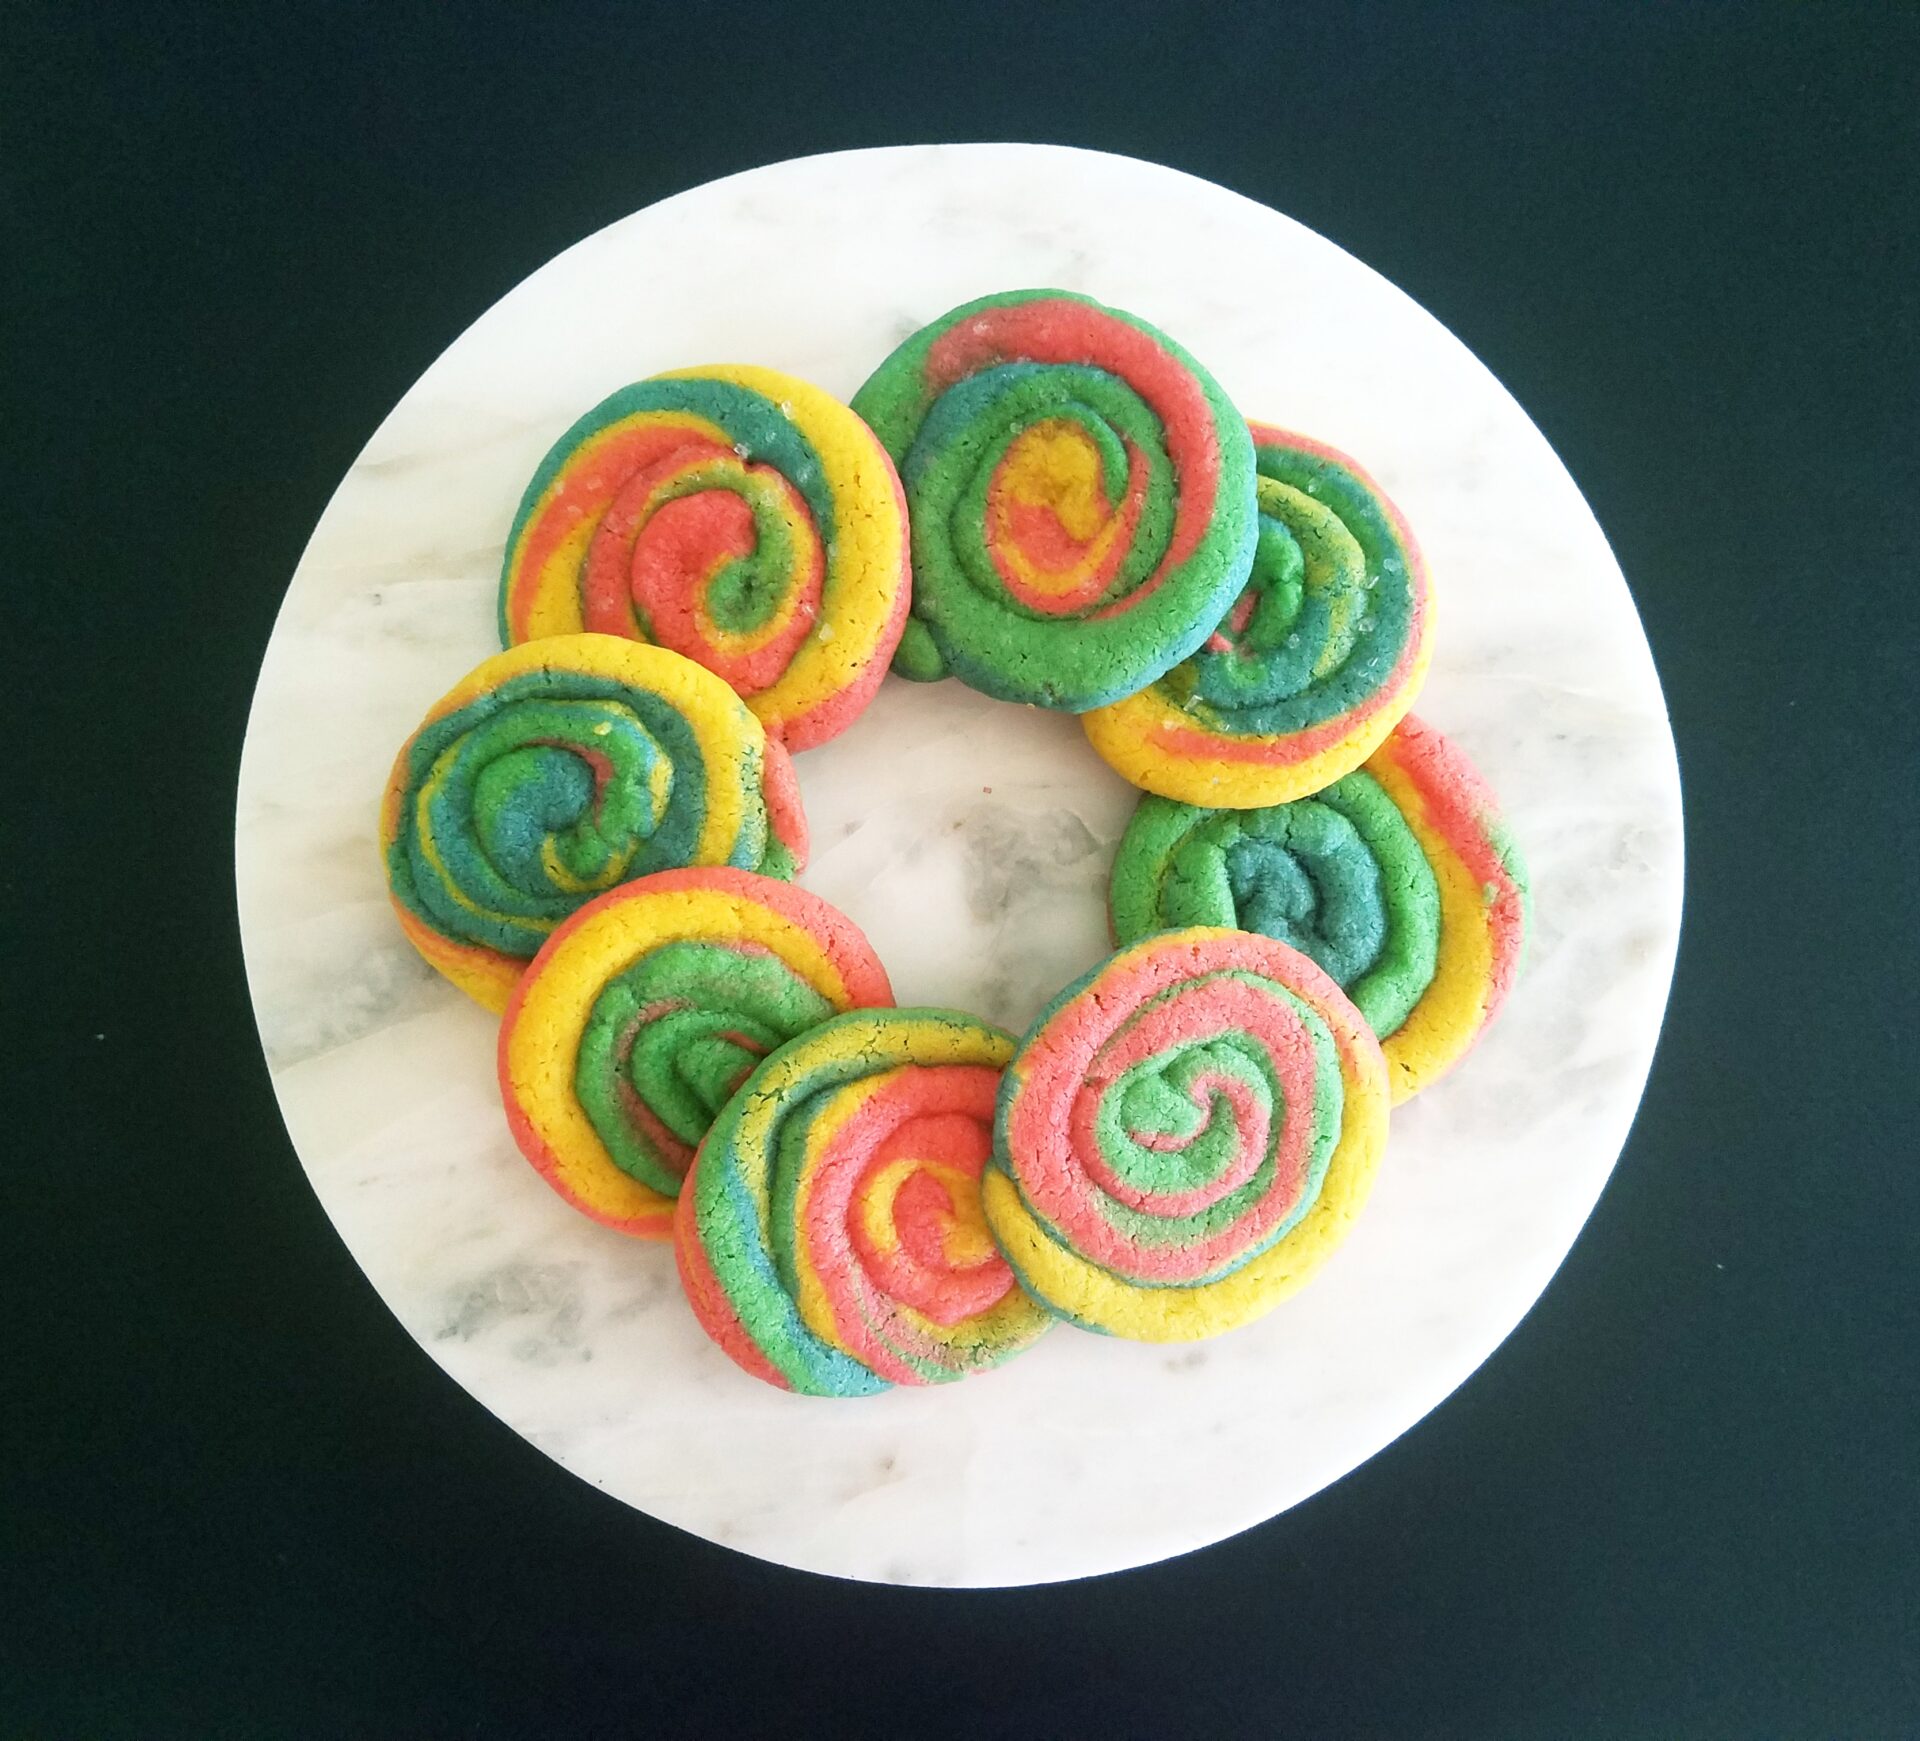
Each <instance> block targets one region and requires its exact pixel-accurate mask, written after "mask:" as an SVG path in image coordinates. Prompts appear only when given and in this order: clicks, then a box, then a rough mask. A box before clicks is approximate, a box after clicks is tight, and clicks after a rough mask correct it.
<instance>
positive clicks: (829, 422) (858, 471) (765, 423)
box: [500, 367, 907, 750]
mask: <svg viewBox="0 0 1920 1741" xmlns="http://www.w3.org/2000/svg"><path fill="white" fill-rule="evenodd" d="M906 612H907V535H906V504H905V501H904V500H903V498H902V496H901V493H900V481H899V479H898V478H897V477H896V476H895V474H894V470H893V465H892V462H891V461H890V460H889V459H888V458H887V456H886V455H885V454H884V453H883V452H882V451H881V450H880V448H879V446H878V444H877V443H876V442H875V441H874V438H873V434H872V432H871V431H870V430H869V429H868V428H867V427H866V425H865V424H863V423H862V422H861V421H860V419H859V418H857V417H856V416H854V414H853V413H852V412H851V411H849V410H848V409H847V408H846V406H844V405H842V404H841V403H840V402H839V401H838V400H836V399H833V398H830V397H829V396H828V395H827V394H825V393H823V392H821V391H820V389H819V388H818V387H812V386H809V385H808V384H807V383H806V382H805V381H801V380H796V379H795V378H794V377H793V376H791V375H782V374H778V373H776V372H775V371H774V370H772V369H757V368H747V367H719V368H703V369H680V370H675V371H674V372H672V373H671V374H666V375H656V376H654V377H653V378H652V379H650V380H646V381H641V382H639V383H637V384H636V385H634V386H631V387H623V388H622V389H621V390H620V391H619V392H618V393H615V394H614V395H613V396H612V397H611V398H609V399H606V400H603V401H602V402H601V403H600V404H599V405H596V406H595V407H594V408H593V410H591V411H589V412H588V413H587V414H586V416H584V417H583V418H581V419H580V421H579V422H578V423H576V424H575V425H574V426H573V427H572V428H571V429H569V430H568V431H567V433H566V434H565V435H563V436H562V437H561V438H560V440H559V441H558V442H557V443H556V444H555V445H554V448H553V451H552V452H550V453H549V454H548V455H547V457H546V458H545V459H544V460H543V461H541V464H540V469H539V470H538V471H537V472H535V473H534V476H533V481H532V482H531V483H530V484H529V485H528V486H527V491H526V494H525V496H524V497H523V498H522V499H521V503H520V512H519V514H518V516H517V517H516V518H515V520H514V523H513V530H512V532H511V534H510V535H509V536H508V539H507V555H506V564H505V567H504V569H503V571H502V573H501V577H500V638H501V640H502V642H503V643H505V644H506V645H508V646H515V645H518V644H519V643H520V642H522V641H532V640H537V639H539V638H540V637H541V636H544V635H564V634H570V633H572V632H574V631H576V630H579V629H592V630H596V631H598V632H600V633H603V634H610V635H624V636H627V637H628V638H629V639H632V640H639V641H650V642H653V643H655V644H657V645H659V646H663V647H670V648H672V649H673V651H674V652H676V653H681V654H684V655H685V656H686V657H687V658H689V659H692V660H694V661H695V662H696V663H698V664H701V665H704V666H706V667H707V669H708V670H710V671H714V672H717V673H718V674H719V675H720V676H721V677H724V678H725V679H726V680H727V682H728V683H729V684H730V685H732V687H733V689H734V690H735V691H736V693H738V694H740V695H741V696H744V697H745V698H746V701H747V705H748V706H749V707H751V708H752V709H753V711H754V713H755V714H756V715H757V716H758V718H759V719H760V721H761V723H762V724H763V725H764V726H765V727H766V729H767V731H768V733H769V735H770V736H772V737H775V738H777V739H780V740H781V741H783V742H784V743H785V744H786V745H787V746H788V747H789V748H790V749H796V750H800V749H806V748H808V747H809V746H811V745H813V744H819V743H824V742H825V741H826V740H827V739H828V738H830V737H833V736H834V735H836V734H837V733H839V732H841V731H844V730H845V729H846V728H847V726H848V725H850V724H851V723H852V722H853V720H854V718H855V717H856V716H857V715H858V714H859V712H860V710H861V709H862V708H864V707H865V706H866V705H867V703H868V702H869V701H871V700H872V699H873V692H874V691H875V690H876V689H877V688H879V686H880V680H881V678H882V677H883V676H884V675H885V674H886V669H887V661H888V660H889V659H890V658H892V656H893V650H894V646H895V644H896V643H897V642H898V641H899V639H900V630H901V628H902V626H903V625H904V623H905V621H906Z"/></svg>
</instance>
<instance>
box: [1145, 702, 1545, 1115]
mask: <svg viewBox="0 0 1920 1741" xmlns="http://www.w3.org/2000/svg"><path fill="white" fill-rule="evenodd" d="M1110 900H1111V908H1112V915H1113V932H1114V936H1115V938H1116V939H1117V940H1119V941H1120V942H1122V943H1128V942H1132V941H1133V940H1134V939H1135V938H1138V937H1143V936H1147V935H1149V934H1150V933H1152V932H1155V931H1162V930H1166V929H1168V928H1170V927H1175V926H1182V925H1232V926H1237V927H1239V928H1240V929H1241V930H1245V931H1256V932H1259V933H1261V934H1262V935H1265V936H1268V937H1274V938H1278V939H1279V940H1280V941H1281V942H1284V943H1289V944H1291V945H1292V946H1293V947H1295V948H1296V949H1300V950H1302V951H1304V952H1305V953H1306V954H1308V955H1310V956H1312V957H1313V959H1314V960H1315V961H1316V962H1318V963H1319V964H1320V966H1321V967H1322V968H1324V969H1325V970H1326V972H1327V973H1328V974H1329V975H1330V976H1331V977H1332V978H1333V979H1334V980H1335V981H1336V982H1337V983H1338V984H1339V985H1340V986H1341V987H1343V988H1344V989H1345V991H1346V993H1347V995H1348V996H1349V997H1350V998H1352V999H1353V1001H1354V1003H1355V1004H1356V1005H1357V1006H1358V1008H1359V1010H1360V1013H1361V1014H1362V1015H1363V1016H1365V1017H1366V1019H1367V1021H1368V1023H1369V1024H1370V1025H1371V1026H1372V1028H1373V1031H1374V1032H1375V1033H1376V1034H1377V1035H1378V1036H1379V1037H1380V1040H1381V1044H1382V1048H1383V1050H1384V1051H1385V1053H1386V1059H1387V1069H1388V1073H1389V1076H1390V1078H1391V1081H1392V1086H1393V1098H1394V1100H1395V1102H1396V1103H1398V1102H1400V1101H1403V1100H1406V1099H1407V1098H1409V1097H1410V1096H1411V1095H1413V1094H1415V1093H1417V1092H1418V1091H1419V1090H1420V1089H1422V1088H1424V1087H1426V1086H1427V1085H1428V1084H1430V1083H1432V1082H1434V1081H1437V1080H1438V1079H1439V1078H1440V1077H1441V1076H1443V1075H1444V1074H1445V1073H1446V1072H1447V1071H1448V1070H1450V1069H1451V1068H1452V1067H1453V1066H1454V1065H1455V1064H1456V1063H1458V1062H1459V1060H1460V1059H1461V1058H1462V1057H1463V1056H1464V1055H1465V1054H1466V1052H1467V1050H1468V1049H1469V1048H1470V1047H1471V1046H1472V1045H1473V1043H1474V1041H1475V1040H1476V1039H1477V1038H1478V1037H1479V1035H1480V1032H1481V1030H1482V1029H1483V1028H1484V1027H1485V1026H1486V1024H1487V1023H1488V1022H1489V1021H1491V1020H1492V1019H1493V1017H1494V1015H1495V1013H1496V1012H1497V1011H1498V1010H1499V1008H1500V1005H1501V1003H1502V1002H1503V1001H1504V1000H1505V998H1506V995H1507V992H1508V991H1509V990H1510V989H1511V987H1512V984H1513V980H1514V976H1515V974H1516V972H1517V971H1518V967H1519V963H1520V959H1521V954H1522V951H1523V950H1524V947H1525V943H1526V928H1527V879H1526V870H1525V867H1524V865H1523V863H1522V861H1521V858H1520V853H1519V849H1518V847H1517V846H1516V845H1515V844H1514V841H1513V837H1512V835H1511V834H1510V833H1509V832H1508V830H1507V828H1506V825H1505V823H1504V822H1503V821H1502V819H1501V816H1500V812H1499V807H1498V805H1497V803H1496V802H1495V799H1494V797H1493V794H1492V793H1491V791H1489V790H1488V788H1487V785H1486V783H1485V781H1483V780H1482V779H1481V778H1480V776H1479V774H1478V773H1477V772H1475V770H1474V769H1473V767H1472V766H1471V764H1469V762H1468V761H1467V759H1466V757H1465V756H1464V755H1463V754H1461V752H1460V750H1459V749H1458V748H1457V747H1456V746H1455V745H1453V744H1452V743H1450V742H1449V741H1448V740H1447V739H1446V738H1444V737H1442V736H1441V734H1440V733H1439V732H1437V731H1435V730H1433V729H1432V728H1431V727H1430V726H1427V725H1424V724H1422V723H1421V722H1420V721H1419V720H1418V719H1415V718H1412V717H1408V718H1407V719H1404V720H1402V721H1401V723H1400V726H1399V729H1398V730H1396V731H1395V732H1394V733H1393V734H1392V735H1391V736H1390V737H1389V738H1388V739H1387V741H1386V742H1385V743H1384V744H1382V745H1381V746H1380V748H1379V749H1377V750H1375V751H1374V753H1373V755H1372V756H1371V757H1370V758H1369V759H1368V761H1367V763H1366V766H1365V767H1363V768H1360V769H1356V770H1355V771H1354V772H1353V773H1351V774H1348V775H1346V776H1345V777H1344V778H1342V779H1339V780H1336V781H1335V782H1334V783H1333V784H1332V785H1331V786H1328V787H1327V788H1326V789H1325V790H1324V791H1320V792H1316V793H1315V794H1314V795H1313V796H1312V797H1311V798H1299V799H1296V800H1294V802H1292V803H1291V804H1280V805H1274V806H1272V807H1270V808H1265V809H1259V810H1210V809H1201V808H1197V807H1195V806H1193V805H1189V804H1180V803H1176V802H1174V801H1173V800H1171V799H1167V798H1154V797H1147V798H1143V799H1142V800H1141V801H1140V806H1139V808H1138V809H1137V810H1136V811H1135V812H1134V815H1133V820H1132V821H1131V822H1130V823H1129V824H1128V825H1127V832H1126V835H1125V837H1124V838H1123V839H1122V840H1121V842H1120V850H1119V852H1118V853H1117V854H1116V856H1115V858H1114V863H1113V882H1112V891H1111V896H1110Z"/></svg>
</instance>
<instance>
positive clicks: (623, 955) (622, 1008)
mask: <svg viewBox="0 0 1920 1741" xmlns="http://www.w3.org/2000/svg"><path fill="white" fill-rule="evenodd" d="M892 1002H893V991H892V988H891V987H890V986H889V985H888V983H887V975H886V970H885V969H884V968H882V967H881V965H880V962H879V960H878V959H877V958H876V957H875V955H874V953H873V950H872V947H871V946H870V945H869V944H868V942H867V940H866V938H865V937H863V936H862V935H861V933H860V931H859V929H858V928H857V927H856V926H855V925H854V923H853V921H852V920H851V919H849V918H848V917H847V916H846V915H845V914H844V913H842V912H840V911H838V910H837V909H836V908H834V907H831V906H829V905H828V904H827V903H826V902H825V901H823V900H821V899H820V898H819V897H818V896H817V895H810V894H808V893H807V892H806V891H805V890H804V889H796V888H794V887H793V886H791V885H790V884H788V883H783V882H776V881H774V880H773V879H771V878H769V877H763V876H755V875H754V874H753V873H752V872H750V871H741V870H727V869H699V870H678V871H662V872H661V873H659V874H658V875H656V876H649V877H642V878H641V879H640V880H639V881H637V882H631V883H624V884H622V885H621V886H620V887H619V888H617V889H613V890H610V891H609V892H608V893H606V894H604V895H602V896H600V898H599V899H598V900H595V901H592V902H590V903H588V905H586V906H584V907H582V908H581V909H580V911H579V912H577V913H575V914H574V915H573V917H572V918H570V919H568V920H567V921H566V922H565V923H564V924H563V925H562V926H561V927H560V928H559V930H557V931H555V932H554V934H553V935H552V936H551V937H550V938H548V939H547V941H546V943H545V945H544V946H543V947H542V948H541V950H540V953H539V954H538V955H536V956H535V957H534V959H533V964H532V965H531V966H530V967H529V968H528V969H527V971H526V973H525V974H524V975H523V976H522V977H521V980H520V983H519V984H518V985H517V986H515V987H514V992H513V997H512V999H511V1000H510V1001H509V1003H508V1005H507V1011H506V1017H505V1020H504V1021H503V1022H502V1024H501V1028H500V1051H499V1071H500V1092H501V1097H502V1099H503V1100H504V1102H505V1104H506V1108H507V1122H508V1124H509V1125H510V1126H511V1127H512V1130H513V1134H514V1139H515V1141H517V1142H518V1143H519V1145H520V1149H521V1152H522V1153H523V1154H525V1155H526V1157H527V1159H528V1160H530V1161H531V1162H533V1164H534V1166H535V1167H537V1168H538V1169H539V1170H540V1172H541V1174H542V1176H543V1177H544V1178H545V1179H546V1180H547V1182H548V1183H549V1184H550V1185H552V1186H553V1188H554V1189H555V1190H556V1191H558V1192H559V1193H560V1195H561V1196H563V1197H565V1198H566V1199H567V1201H568V1202H570V1203H572V1204H573V1205H574V1206H575V1207H576V1208H578V1209H581V1210H583V1211H584V1212H585V1213H586V1214H588V1215H591V1216H592V1217H593V1218H594V1219H595V1220H596V1221H601V1222H605V1223H606V1224H607V1225H608V1226H610V1227H614V1228H617V1229H619V1230H620V1231H621V1232H623V1233H631V1234H636V1235H638V1236H640V1237H642V1238H648V1239H668V1238H671V1237H672V1233H673V1203H674V1199H675V1198H676V1197H678V1196H679V1194H680V1186H681V1181H682V1180H683V1179H684V1178H685V1176H686V1172H687V1168H688V1167H689V1165H691V1163H692V1160H693V1155H694V1151H695V1149H696V1148H698V1146H699V1144H700V1140H701V1138H702V1137H704V1136H705V1135H706V1133H707V1129H708V1127H709V1126H710V1125H711V1124H712V1123H713V1120H714V1115H715V1114H716V1113H718V1112H719V1110H720V1108H721V1107H722V1106H724V1105H725V1104H726V1102H727V1101H728V1100H729V1099H730V1098H731V1097H732V1095H733V1094H734V1092H735V1090H737V1089H738V1088H739V1086H740V1085H741V1083H742V1082H744V1081H745V1080H746V1078H747V1077H748V1075H749V1074H751V1072H752V1071H753V1069H754V1067H755V1066H756V1065H757V1064H758V1063H759V1062H760V1060H761V1059H762V1058H764V1057H765V1056H766V1055H767V1054H768V1053H769V1052H772V1051H774V1050H776V1049H777V1048H778V1047H780V1046H782V1045H784V1044H785V1043H786V1042H787V1041H788V1040H790V1039H792V1038H793V1037H794V1036H795V1035H797V1034H802V1033H805V1032H806V1031H807V1029H809V1028H812V1027H816V1026H818V1025H819V1024H820V1023H821V1022H823V1021H825V1020H826V1019H827V1018H828V1017H829V1016H833V1015H837V1014H839V1013H841V1012H842V1011H844V1010H849V1009H855V1008H870V1007H873V1006H877V1005H883V1004H890V1003H892Z"/></svg>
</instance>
